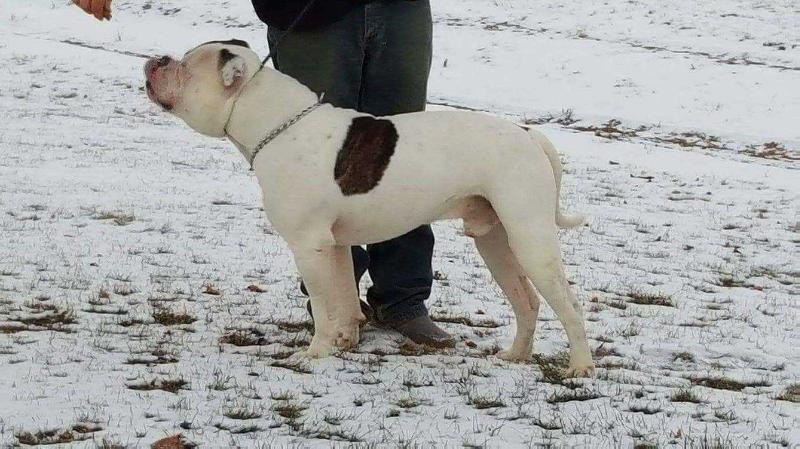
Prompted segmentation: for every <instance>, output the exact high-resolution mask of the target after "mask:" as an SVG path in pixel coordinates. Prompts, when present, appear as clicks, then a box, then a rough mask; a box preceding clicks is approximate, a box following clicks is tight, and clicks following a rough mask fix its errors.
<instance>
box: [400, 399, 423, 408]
mask: <svg viewBox="0 0 800 449" xmlns="http://www.w3.org/2000/svg"><path fill="white" fill-rule="evenodd" d="M420 404H421V402H420V401H419V400H418V399H417V398H414V397H411V396H405V397H402V398H400V399H399V400H397V402H395V403H394V405H396V406H398V407H400V408H405V409H408V408H414V407H417V406H418V405H420Z"/></svg>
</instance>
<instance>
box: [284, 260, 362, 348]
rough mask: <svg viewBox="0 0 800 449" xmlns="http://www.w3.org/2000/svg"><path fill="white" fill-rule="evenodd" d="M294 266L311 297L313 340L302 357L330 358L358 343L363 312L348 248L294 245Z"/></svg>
mask: <svg viewBox="0 0 800 449" xmlns="http://www.w3.org/2000/svg"><path fill="white" fill-rule="evenodd" d="M292 252H293V253H294V258H295V263H296V264H297V268H298V270H299V271H300V274H301V275H302V276H303V281H304V282H305V284H306V288H307V289H308V293H309V296H311V308H312V310H313V311H314V337H313V338H312V339H311V345H310V346H309V347H308V349H307V350H306V351H305V352H304V353H303V354H302V355H305V356H308V357H312V358H319V357H327V356H328V355H330V354H331V352H332V351H333V349H334V348H340V349H350V348H352V347H354V346H356V345H357V344H358V339H359V323H360V322H361V321H364V320H365V319H366V318H365V317H364V315H363V314H362V313H361V309H360V307H359V303H358V292H357V290H356V285H355V281H354V275H353V259H352V256H351V252H350V247H348V246H320V247H314V248H307V247H297V246H292Z"/></svg>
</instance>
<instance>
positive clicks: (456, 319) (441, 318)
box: [431, 314, 502, 329]
mask: <svg viewBox="0 0 800 449" xmlns="http://www.w3.org/2000/svg"><path fill="white" fill-rule="evenodd" d="M431 319H432V320H433V321H436V322H439V323H453V324H463V325H465V326H469V327H482V328H487V329H495V328H498V327H500V326H502V323H499V322H497V321H495V320H493V319H490V318H484V319H482V320H473V319H472V318H470V317H468V316H465V315H445V314H436V315H431Z"/></svg>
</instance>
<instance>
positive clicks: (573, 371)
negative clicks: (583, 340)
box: [564, 362, 594, 378]
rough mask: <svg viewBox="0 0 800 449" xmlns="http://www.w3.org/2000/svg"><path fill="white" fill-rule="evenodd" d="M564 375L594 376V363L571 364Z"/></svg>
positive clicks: (568, 376) (569, 376)
mask: <svg viewBox="0 0 800 449" xmlns="http://www.w3.org/2000/svg"><path fill="white" fill-rule="evenodd" d="M564 376H565V377H567V378H571V377H594V363H591V362H590V363H589V364H580V365H579V364H575V365H573V364H570V366H569V368H567V370H566V371H565V372H564Z"/></svg>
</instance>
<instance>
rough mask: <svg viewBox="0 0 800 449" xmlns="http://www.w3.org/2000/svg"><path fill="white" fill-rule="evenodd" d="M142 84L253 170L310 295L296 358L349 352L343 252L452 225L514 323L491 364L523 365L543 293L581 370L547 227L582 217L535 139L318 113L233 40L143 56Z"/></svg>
mask: <svg viewBox="0 0 800 449" xmlns="http://www.w3.org/2000/svg"><path fill="white" fill-rule="evenodd" d="M145 74H146V77H147V83H146V87H147V93H148V96H149V97H150V99H151V100H152V101H154V102H155V103H157V104H159V105H161V107H163V108H164V109H165V110H167V111H169V112H170V113H172V114H174V115H175V116H177V117H179V118H180V119H182V120H183V121H185V122H186V123H187V124H188V125H189V126H190V127H192V128H193V129H195V130H196V131H198V132H200V133H202V134H204V135H207V136H211V137H227V138H228V139H230V141H231V142H232V143H233V144H234V145H235V146H236V147H237V148H238V149H239V151H241V152H242V154H243V155H244V156H245V157H246V158H247V159H248V161H249V162H250V164H251V167H252V169H253V171H254V173H255V176H256V178H257V180H258V183H259V185H260V187H261V190H262V194H263V202H264V211H265V212H266V215H267V217H268V218H269V220H270V222H271V223H272V225H273V227H274V228H275V230H276V231H277V232H278V233H279V234H280V235H281V236H282V237H283V238H284V239H285V240H286V242H287V244H288V245H289V247H290V249H291V251H292V253H293V255H294V260H295V262H296V264H297V268H298V269H299V271H300V274H301V275H302V277H303V280H304V281H305V283H306V286H307V289H308V291H309V293H310V296H311V305H312V308H313V312H314V318H315V320H314V331H315V332H314V337H313V339H312V340H311V344H310V346H309V347H308V349H306V350H305V351H304V355H306V356H309V357H325V356H328V355H329V354H330V353H331V351H332V350H334V348H340V349H348V348H352V347H354V346H355V345H356V344H358V341H359V323H360V322H361V321H363V320H364V319H365V318H364V316H363V314H362V312H361V309H360V307H359V301H358V297H357V293H356V285H355V282H354V280H353V279H354V276H353V265H352V261H351V255H350V249H349V247H350V246H351V245H363V244H369V243H375V242H381V241H384V240H388V239H391V238H393V237H397V236H399V235H402V234H405V233H406V232H408V231H410V230H412V229H414V228H416V227H418V226H420V225H423V224H427V223H431V222H434V221H436V220H442V219H463V222H464V232H465V234H466V235H468V236H470V237H472V238H474V240H475V244H476V245H477V248H478V251H479V252H480V254H481V256H482V257H483V259H484V260H485V261H486V264H487V266H488V268H489V270H490V271H491V273H492V275H493V277H494V279H495V280H496V281H497V283H498V284H499V285H500V287H501V288H502V290H503V292H504V293H505V294H506V296H507V297H508V299H509V301H510V302H511V306H512V308H513V310H514V314H515V317H516V324H517V328H516V335H515V338H514V341H513V343H512V344H511V346H510V347H509V348H508V349H506V350H504V351H502V352H501V353H499V357H500V358H502V359H505V360H512V361H520V360H527V359H529V358H530V357H531V353H532V344H533V334H534V331H535V328H536V319H537V315H538V312H539V303H540V300H539V296H538V295H539V294H541V296H543V297H544V298H545V300H546V301H547V303H548V304H549V305H550V306H551V307H552V309H553V311H554V312H555V313H556V315H557V316H558V319H559V320H560V321H561V323H562V324H563V326H564V329H565V330H566V333H567V337H568V338H569V344H570V362H569V368H568V374H569V375H571V376H589V375H591V374H592V372H593V370H594V365H593V362H592V358H591V352H590V350H589V345H588V343H587V340H586V332H585V329H584V320H583V313H582V309H581V305H580V304H579V303H578V301H577V300H576V297H575V295H574V294H573V292H572V291H571V289H570V286H569V284H568V283H567V278H566V276H565V273H564V267H563V265H562V261H561V249H560V246H559V241H558V229H559V228H567V227H573V226H577V225H579V224H580V223H582V217H580V216H565V215H562V213H561V212H560V209H559V190H560V182H561V163H560V161H559V156H558V153H557V152H556V149H555V148H554V147H553V145H552V144H551V143H550V141H549V140H548V139H547V138H546V137H545V136H544V135H542V134H541V133H540V132H538V131H535V130H526V129H523V128H521V127H519V126H517V125H515V124H514V123H512V122H509V121H506V120H501V119H498V118H496V117H492V116H489V115H485V114H480V113H473V112H461V111H458V112H456V111H434V112H418V113H411V114H402V115H396V116H391V117H374V116H371V115H369V114H364V113H361V112H357V111H354V110H351V109H342V108H337V107H334V106H331V105H329V104H323V103H321V101H320V99H319V98H318V97H317V95H316V94H315V93H314V92H312V91H311V90H310V89H308V88H307V87H305V86H304V85H302V84H301V83H299V82H298V81H296V80H294V79H293V78H291V77H289V76H287V75H284V74H282V73H280V72H278V71H276V70H273V69H271V68H269V67H265V66H262V63H261V60H260V58H259V56H258V55H257V54H256V53H255V52H254V51H253V50H251V49H250V47H249V46H248V45H247V43H245V42H243V41H239V40H230V41H213V42H208V43H205V44H202V45H200V46H198V47H196V48H194V49H192V50H190V51H189V52H187V53H186V54H185V55H184V56H183V58H182V59H180V60H178V59H173V58H170V57H168V56H164V57H161V58H153V59H151V60H149V61H148V62H147V64H146V66H145Z"/></svg>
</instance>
